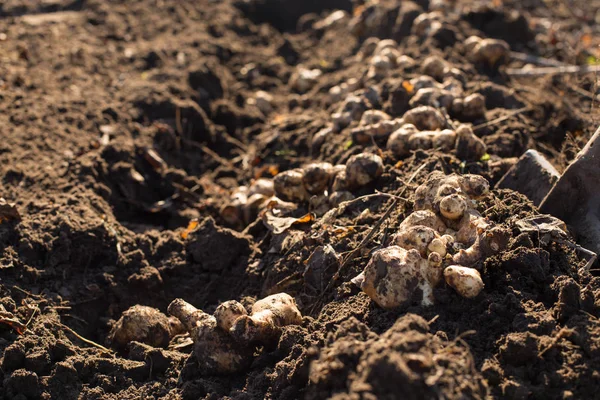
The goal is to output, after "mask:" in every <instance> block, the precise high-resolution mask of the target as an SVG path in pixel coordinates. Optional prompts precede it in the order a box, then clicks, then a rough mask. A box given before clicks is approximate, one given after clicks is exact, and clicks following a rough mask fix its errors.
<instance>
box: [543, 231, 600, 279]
mask: <svg viewBox="0 0 600 400" xmlns="http://www.w3.org/2000/svg"><path fill="white" fill-rule="evenodd" d="M553 240H554V241H555V242H556V243H558V244H564V245H565V246H568V247H571V248H573V249H575V250H577V251H580V252H582V253H583V254H585V255H587V256H588V257H589V258H588V260H587V262H586V264H585V266H584V267H583V270H584V271H586V272H589V271H590V268H591V267H592V265H593V264H594V262H596V259H597V258H598V255H597V254H596V253H594V252H593V251H591V250H588V249H586V248H585V247H581V246H580V245H578V244H577V243H571V242H568V241H566V240H562V239H553Z"/></svg>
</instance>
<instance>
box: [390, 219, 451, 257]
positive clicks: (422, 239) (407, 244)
mask: <svg viewBox="0 0 600 400" xmlns="http://www.w3.org/2000/svg"><path fill="white" fill-rule="evenodd" d="M439 238H440V235H439V233H437V232H436V231H435V230H434V229H432V228H429V227H427V226H423V225H417V226H412V227H410V228H407V229H404V230H399V231H398V232H396V234H395V235H394V236H393V237H392V243H393V244H394V245H396V246H400V247H402V248H403V249H406V250H412V249H415V250H417V251H418V252H419V254H420V255H421V257H423V258H425V257H427V255H428V247H429V244H430V243H431V242H432V241H433V240H434V239H439Z"/></svg>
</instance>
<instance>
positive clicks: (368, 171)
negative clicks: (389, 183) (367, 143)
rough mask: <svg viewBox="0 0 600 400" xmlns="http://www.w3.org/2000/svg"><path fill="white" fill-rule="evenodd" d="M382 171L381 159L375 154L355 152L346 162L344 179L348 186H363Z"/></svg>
mask: <svg viewBox="0 0 600 400" xmlns="http://www.w3.org/2000/svg"><path fill="white" fill-rule="evenodd" d="M382 173H383V160H382V159H381V157H379V156H378V155H376V154H368V153H361V154H356V155H354V156H352V157H350V158H349V159H348V161H347V162H346V181H347V183H348V187H349V188H354V189H356V188H360V187H362V186H365V185H367V184H369V183H371V182H373V181H374V180H375V179H377V178H378V177H379V176H381V174H382Z"/></svg>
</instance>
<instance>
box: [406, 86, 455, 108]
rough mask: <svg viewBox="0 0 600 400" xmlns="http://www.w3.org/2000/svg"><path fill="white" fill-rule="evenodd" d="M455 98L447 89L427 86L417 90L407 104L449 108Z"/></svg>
mask: <svg viewBox="0 0 600 400" xmlns="http://www.w3.org/2000/svg"><path fill="white" fill-rule="evenodd" d="M456 99H457V95H456V94H455V93H452V92H451V91H449V90H446V89H442V88H437V87H428V88H422V89H419V90H417V92H416V93H415V94H414V96H413V97H412V98H411V99H410V101H409V103H408V104H409V106H411V107H419V106H434V107H444V108H446V109H447V110H451V109H452V106H453V104H454V102H455V101H456Z"/></svg>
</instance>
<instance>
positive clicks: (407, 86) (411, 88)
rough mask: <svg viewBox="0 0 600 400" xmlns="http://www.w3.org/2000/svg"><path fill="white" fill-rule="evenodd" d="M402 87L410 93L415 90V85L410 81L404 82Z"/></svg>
mask: <svg viewBox="0 0 600 400" xmlns="http://www.w3.org/2000/svg"><path fill="white" fill-rule="evenodd" d="M402 87H403V88H404V90H406V91H407V92H408V94H410V93H412V92H414V91H415V87H414V86H413V84H412V83H410V82H409V81H404V82H402Z"/></svg>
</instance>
